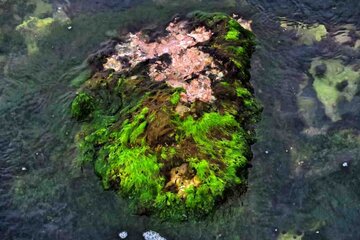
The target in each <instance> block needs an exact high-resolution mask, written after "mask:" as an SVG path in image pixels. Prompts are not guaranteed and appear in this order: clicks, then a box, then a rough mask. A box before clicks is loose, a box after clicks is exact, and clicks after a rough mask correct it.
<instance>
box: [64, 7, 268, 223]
mask: <svg viewBox="0 0 360 240" xmlns="http://www.w3.org/2000/svg"><path fill="white" fill-rule="evenodd" d="M149 31H150V32H149ZM151 31H155V32H158V33H162V34H152V33H151ZM118 39H120V38H118ZM121 39H123V40H118V41H117V42H108V43H105V44H103V45H102V48H101V50H99V51H97V52H96V54H93V55H92V56H91V57H90V58H88V59H89V61H88V62H89V65H90V66H91V69H93V73H92V76H90V78H89V79H88V80H87V81H86V82H85V83H84V84H83V85H82V86H81V87H80V89H81V91H80V92H79V94H78V95H77V97H76V98H75V99H74V101H73V103H72V104H71V109H72V113H73V117H74V118H76V119H77V120H79V121H80V122H81V124H82V125H83V128H82V129H83V130H82V131H80V132H79V133H78V135H77V137H76V139H77V142H78V148H79V154H80V156H79V158H81V159H82V162H83V163H86V162H91V163H94V167H95V171H96V173H97V175H98V176H100V177H101V179H102V183H103V186H104V188H105V189H113V190H115V191H119V193H120V194H121V195H122V196H124V197H126V198H129V199H130V201H131V202H132V203H133V204H132V205H133V206H134V211H135V212H136V213H138V214H155V215H157V216H158V217H160V218H164V219H170V220H186V219H189V218H200V217H202V216H205V215H207V214H209V213H210V212H211V211H212V210H213V209H214V208H215V206H216V204H217V203H218V202H220V201H218V200H220V199H224V198H226V192H227V191H226V190H227V189H229V188H237V187H238V186H241V185H244V184H246V176H247V175H246V170H247V166H248V161H250V160H251V156H252V154H251V148H250V146H251V144H252V143H253V142H254V134H255V131H254V124H255V123H256V122H257V120H258V119H259V114H260V111H261V108H260V106H259V105H258V104H257V102H256V101H255V98H254V96H253V94H252V92H253V90H252V87H251V85H250V83H249V78H250V75H249V71H248V70H249V68H250V57H251V55H252V52H253V51H254V35H253V34H252V33H251V32H250V31H248V30H246V29H244V28H242V27H241V25H240V24H239V23H238V21H237V20H236V19H234V18H231V17H229V16H227V15H223V14H206V13H201V12H196V13H192V14H190V15H189V16H188V17H177V18H175V19H174V20H173V21H171V22H170V23H169V24H168V26H167V27H166V29H165V30H164V29H163V30H161V29H154V30H147V31H142V32H138V33H131V34H130V33H129V34H127V35H126V36H123V37H122V38H121Z"/></svg>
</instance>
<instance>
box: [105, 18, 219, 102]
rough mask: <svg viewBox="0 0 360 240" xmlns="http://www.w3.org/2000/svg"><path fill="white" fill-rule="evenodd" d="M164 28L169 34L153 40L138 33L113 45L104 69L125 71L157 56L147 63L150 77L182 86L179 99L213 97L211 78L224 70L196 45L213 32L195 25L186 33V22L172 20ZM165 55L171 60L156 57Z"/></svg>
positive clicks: (207, 100)
mask: <svg viewBox="0 0 360 240" xmlns="http://www.w3.org/2000/svg"><path fill="white" fill-rule="evenodd" d="M166 30H167V32H168V34H167V35H166V36H164V37H161V38H158V39H156V41H155V42H149V41H147V40H145V38H144V37H143V35H142V33H141V32H138V33H135V34H129V36H128V40H127V41H126V42H124V43H121V44H118V45H117V46H116V48H115V49H116V54H114V55H112V56H110V57H109V58H108V59H107V62H106V63H105V64H104V65H103V67H104V69H114V70H115V71H118V72H121V71H128V70H131V69H132V68H133V67H135V66H136V65H137V64H138V63H141V62H144V61H146V60H149V59H157V61H155V62H154V63H151V64H149V76H150V77H151V78H152V79H153V80H154V81H165V82H166V83H167V84H168V85H169V86H171V87H174V88H177V87H181V88H184V89H185V93H182V96H181V101H183V102H194V101H196V100H197V99H198V100H200V101H203V102H211V101H213V100H215V97H214V96H213V92H212V89H211V83H212V80H211V79H213V80H220V79H221V78H222V77H223V76H224V73H223V72H222V71H221V70H220V67H219V66H218V64H217V63H216V62H215V61H214V59H213V58H212V57H211V56H210V54H208V53H205V52H203V51H201V50H200V49H199V47H198V46H197V45H198V44H200V43H204V42H206V41H209V40H210V39H211V36H212V32H210V31H208V30H207V29H206V28H205V27H197V28H195V29H194V30H192V31H190V32H189V30H188V23H187V22H186V21H180V22H172V23H170V24H169V25H168V26H167V28H166ZM164 54H168V56H169V57H170V60H171V61H170V62H169V61H165V60H160V59H159V57H160V56H162V55H164ZM210 75H211V76H212V77H211V79H210Z"/></svg>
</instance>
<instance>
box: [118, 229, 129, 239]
mask: <svg viewBox="0 0 360 240" xmlns="http://www.w3.org/2000/svg"><path fill="white" fill-rule="evenodd" d="M127 236H128V233H127V232H126V231H122V232H120V233H119V238H120V239H125V238H127Z"/></svg>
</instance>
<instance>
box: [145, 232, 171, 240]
mask: <svg viewBox="0 0 360 240" xmlns="http://www.w3.org/2000/svg"><path fill="white" fill-rule="evenodd" d="M143 237H144V239H145V240H166V238H163V237H162V236H160V234H158V233H157V232H154V231H151V230H150V231H147V232H144V233H143Z"/></svg>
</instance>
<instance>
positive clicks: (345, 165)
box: [341, 162, 349, 168]
mask: <svg viewBox="0 0 360 240" xmlns="http://www.w3.org/2000/svg"><path fill="white" fill-rule="evenodd" d="M341 165H342V167H344V168H346V167H348V166H349V163H348V162H343V163H342V164H341Z"/></svg>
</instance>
